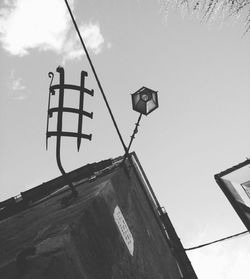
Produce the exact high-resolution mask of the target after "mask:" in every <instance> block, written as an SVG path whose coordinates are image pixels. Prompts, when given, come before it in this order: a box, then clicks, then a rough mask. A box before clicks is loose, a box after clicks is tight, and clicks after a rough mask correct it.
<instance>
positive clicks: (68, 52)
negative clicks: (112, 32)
mask: <svg viewBox="0 0 250 279" xmlns="http://www.w3.org/2000/svg"><path fill="white" fill-rule="evenodd" d="M79 31H80V33H81V35H82V38H83V40H84V42H85V43H86V47H87V48H88V49H91V50H92V52H93V53H94V54H98V53H100V52H101V51H102V48H103V44H104V38H103V36H102V34H101V30H100V27H99V24H98V23H95V24H94V23H89V24H82V25H81V26H80V27H79ZM63 53H64V59H65V60H67V59H74V58H80V57H81V56H82V55H83V54H84V51H83V48H82V46H81V44H80V42H79V38H78V36H77V35H76V34H75V33H73V34H71V37H70V38H69V40H68V41H67V42H66V43H65V45H64V49H63Z"/></svg>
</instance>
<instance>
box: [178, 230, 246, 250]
mask: <svg viewBox="0 0 250 279" xmlns="http://www.w3.org/2000/svg"><path fill="white" fill-rule="evenodd" d="M247 233H249V231H244V232H241V233H237V234H234V235H230V236H227V237H224V238H221V239H218V240H215V241H211V242H208V243H204V244H201V245H198V246H195V247H191V248H186V249H184V250H185V251H191V250H195V249H199V248H202V247H205V246H208V245H211V244H214V243H217V242H222V241H225V240H228V239H231V238H234V237H238V236H241V235H243V234H247Z"/></svg>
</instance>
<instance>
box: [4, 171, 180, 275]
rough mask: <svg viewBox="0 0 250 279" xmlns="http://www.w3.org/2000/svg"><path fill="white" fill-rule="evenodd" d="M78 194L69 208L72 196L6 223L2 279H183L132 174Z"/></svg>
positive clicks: (119, 175)
mask: <svg viewBox="0 0 250 279" xmlns="http://www.w3.org/2000/svg"><path fill="white" fill-rule="evenodd" d="M78 191H79V196H78V198H77V199H76V200H75V201H74V202H73V203H72V204H71V205H70V206H68V207H67V208H62V205H61V202H60V201H61V199H62V198H63V196H65V193H64V194H60V195H58V196H55V197H53V198H51V199H48V200H46V201H44V202H42V203H40V204H38V205H36V206H34V207H31V208H29V209H27V210H26V211H24V212H21V213H19V214H17V215H15V216H13V217H10V218H8V219H6V220H3V221H1V222H0V247H1V250H0V278H1V279H2V278H4V279H13V278H25V279H42V278H43V279H50V278H51V279H52V278H53V279H59V278H60V279H62V278H65V279H72V278H74V279H78V278H79V279H80V278H83V279H119V278H124V279H125V278H127V279H132V278H133V279H134V278H136V279H152V278H157V279H163V278H164V279H178V278H181V276H180V273H179V270H178V267H177V264H176V260H175V258H174V257H173V255H172V252H171V249H170V247H169V246H168V243H167V242H166V239H165V238H164V235H163V234H162V232H161V230H160V229H159V224H158V223H157V220H156V218H155V215H154V213H153V211H152V208H150V206H149V203H148V201H147V199H146V198H145V193H144V192H143V191H142V189H141V185H140V184H139V181H138V179H137V178H136V176H135V174H134V173H133V170H132V169H130V170H129V172H126V171H125V172H124V169H123V168H118V169H116V170H113V171H112V172H111V173H110V174H107V175H105V176H102V177H99V178H97V179H96V180H95V181H93V182H91V183H89V182H87V183H84V184H82V185H80V186H79V187H78ZM121 215H122V216H121ZM119 218H120V219H119ZM123 218H124V219H123ZM117 219H119V221H117ZM117 222H118V223H117ZM119 222H120V223H119Z"/></svg>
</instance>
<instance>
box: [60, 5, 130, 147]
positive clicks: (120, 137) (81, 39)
mask: <svg viewBox="0 0 250 279" xmlns="http://www.w3.org/2000/svg"><path fill="white" fill-rule="evenodd" d="M65 4H66V6H67V8H68V11H69V14H70V17H71V19H72V21H73V24H74V26H75V29H76V32H77V34H78V36H79V39H80V41H81V44H82V47H83V49H84V52H85V54H86V56H87V59H88V61H89V64H90V67H91V69H92V71H93V74H94V76H95V79H96V82H97V84H98V87H99V89H100V91H101V94H102V97H103V99H104V102H105V104H106V107H107V109H108V111H109V114H110V117H111V119H112V121H113V124H114V126H115V129H116V132H117V134H118V136H119V139H120V141H121V143H122V146H123V148H124V150H125V152H126V151H127V147H126V145H125V143H124V140H123V138H122V135H121V133H120V131H119V128H118V126H117V123H116V121H115V118H114V115H113V113H112V111H111V108H110V106H109V103H108V100H107V98H106V96H105V93H104V90H103V88H102V85H101V82H100V80H99V78H98V76H97V73H96V70H95V67H94V65H93V63H92V61H91V59H90V56H89V53H88V50H87V48H86V46H85V43H84V41H83V38H82V36H81V33H80V31H79V28H78V26H77V23H76V21H75V18H74V16H73V13H72V11H71V9H70V6H69V4H68V1H67V0H65Z"/></svg>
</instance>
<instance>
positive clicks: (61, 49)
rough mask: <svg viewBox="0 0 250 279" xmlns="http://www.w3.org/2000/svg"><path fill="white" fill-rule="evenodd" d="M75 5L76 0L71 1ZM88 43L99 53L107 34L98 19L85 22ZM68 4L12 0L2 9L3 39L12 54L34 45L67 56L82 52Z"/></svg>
mask: <svg viewBox="0 0 250 279" xmlns="http://www.w3.org/2000/svg"><path fill="white" fill-rule="evenodd" d="M70 5H71V8H72V9H73V8H74V0H71V1H70ZM80 31H81V34H82V36H83V38H84V40H85V43H86V45H87V47H88V48H89V49H90V50H92V51H93V53H95V54H98V53H99V52H100V51H101V50H102V48H103V46H104V38H103V36H102V34H101V32H100V27H99V25H98V24H97V23H89V24H82V25H81V26H80ZM75 34H76V33H75V30H74V29H73V26H72V22H71V19H70V16H69V14H68V11H67V8H66V5H65V3H64V1H62V0H10V1H6V0H5V1H4V7H3V8H1V10H0V42H1V44H2V47H3V48H4V49H5V50H6V51H7V52H8V53H10V54H12V55H17V56H24V55H27V54H29V52H30V50H31V49H37V50H39V51H54V52H56V53H57V54H60V55H63V56H64V57H65V59H74V58H77V57H79V56H81V55H83V51H82V50H81V47H80V44H79V39H78V38H77V37H76V35H75Z"/></svg>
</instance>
